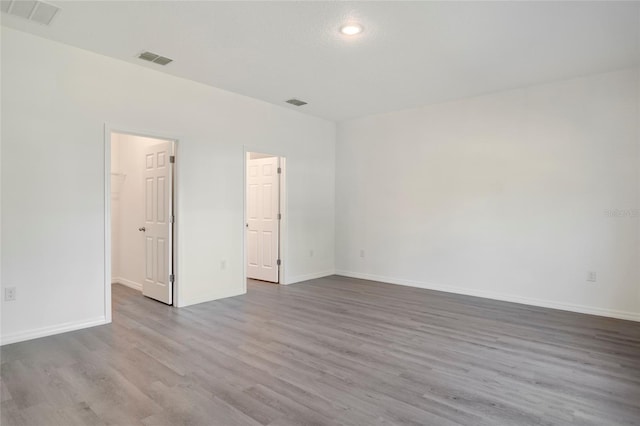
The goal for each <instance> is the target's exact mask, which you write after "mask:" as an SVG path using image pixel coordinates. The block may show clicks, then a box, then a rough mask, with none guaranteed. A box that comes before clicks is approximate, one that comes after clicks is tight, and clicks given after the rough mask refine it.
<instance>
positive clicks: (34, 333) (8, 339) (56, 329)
mask: <svg viewBox="0 0 640 426" xmlns="http://www.w3.org/2000/svg"><path fill="white" fill-rule="evenodd" d="M108 323H109V322H108V321H107V320H106V318H105V317H104V316H102V317H98V318H94V319H91V320H87V321H78V322H67V323H63V324H58V325H53V326H49V327H42V328H37V329H35V330H28V331H20V332H17V333H11V334H8V335H4V336H2V337H1V338H0V339H1V342H0V345H1V346H4V345H9V344H11V343H17V342H23V341H25V340H31V339H37V338H39V337H46V336H51V335H53V334H60V333H66V332H68V331H75V330H80V329H82V328H89V327H95V326H96V325H104V324H108Z"/></svg>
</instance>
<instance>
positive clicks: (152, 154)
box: [140, 142, 173, 304]
mask: <svg viewBox="0 0 640 426" xmlns="http://www.w3.org/2000/svg"><path fill="white" fill-rule="evenodd" d="M171 155H172V143H171V142H162V143H159V144H157V145H152V146H150V147H148V148H146V149H145V151H144V156H145V163H144V164H145V170H144V197H145V200H144V203H145V207H144V215H145V217H144V226H143V227H141V228H140V231H142V232H144V238H145V272H144V283H143V286H142V294H144V295H145V296H147V297H150V298H152V299H156V300H159V301H160V302H164V303H167V304H172V303H173V285H172V284H173V283H172V281H173V280H172V277H171V274H172V273H173V268H172V265H173V260H172V255H173V251H172V238H171V237H172V229H171V228H172V224H171V222H172V221H171V214H172V207H173V206H172V193H171V190H172V185H171V182H172V180H171Z"/></svg>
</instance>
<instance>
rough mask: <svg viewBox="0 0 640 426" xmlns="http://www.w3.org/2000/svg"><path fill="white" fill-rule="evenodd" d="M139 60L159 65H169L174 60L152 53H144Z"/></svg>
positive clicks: (139, 56)
mask: <svg viewBox="0 0 640 426" xmlns="http://www.w3.org/2000/svg"><path fill="white" fill-rule="evenodd" d="M138 58H140V59H144V60H145V61H149V62H153V63H154V64H158V65H167V64H168V63H169V62H173V59H169V58H165V57H164V56H160V55H156V54H155V53H151V52H142V53H141V54H139V55H138Z"/></svg>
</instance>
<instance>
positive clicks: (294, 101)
mask: <svg viewBox="0 0 640 426" xmlns="http://www.w3.org/2000/svg"><path fill="white" fill-rule="evenodd" d="M286 102H287V103H288V104H291V105H295V106H302V105H306V104H307V103H306V102H305V101H301V100H300V99H295V98H293V99H289V100H288V101H286Z"/></svg>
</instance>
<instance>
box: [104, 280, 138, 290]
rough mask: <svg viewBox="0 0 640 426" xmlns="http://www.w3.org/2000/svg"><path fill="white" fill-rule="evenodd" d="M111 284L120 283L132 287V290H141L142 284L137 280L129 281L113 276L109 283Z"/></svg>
mask: <svg viewBox="0 0 640 426" xmlns="http://www.w3.org/2000/svg"><path fill="white" fill-rule="evenodd" d="M113 284H122V285H123V286H125V287H129V288H132V289H134V290H138V291H142V284H140V283H139V282H135V281H131V280H128V279H126V278H122V277H114V278H111V285H113Z"/></svg>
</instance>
